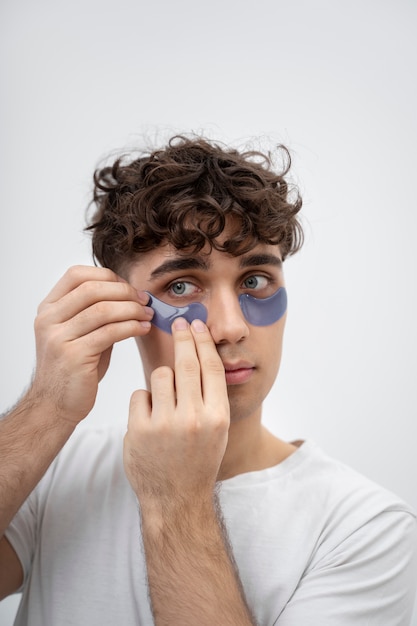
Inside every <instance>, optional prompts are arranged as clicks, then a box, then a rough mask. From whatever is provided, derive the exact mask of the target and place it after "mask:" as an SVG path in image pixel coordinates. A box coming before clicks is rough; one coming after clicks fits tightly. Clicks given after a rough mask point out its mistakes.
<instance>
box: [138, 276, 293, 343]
mask: <svg viewBox="0 0 417 626" xmlns="http://www.w3.org/2000/svg"><path fill="white" fill-rule="evenodd" d="M146 293H147V294H148V296H149V302H148V306H150V307H152V309H153V310H154V316H153V318H152V320H151V322H152V324H154V326H157V328H159V329H160V330H163V331H165V332H166V333H171V326H172V322H173V321H174V320H175V319H176V318H177V317H184V318H185V319H186V320H187V322H189V323H190V324H191V322H192V321H193V320H195V319H199V320H202V321H203V322H204V323H205V322H206V321H207V309H206V307H205V306H204V305H203V304H201V303H200V302H191V303H190V304H189V305H188V306H172V305H171V304H167V303H166V302H162V300H158V298H155V296H153V295H152V294H150V293H149V292H148V291H147V292H146ZM239 304H240V308H241V309H242V312H243V315H244V316H245V318H246V320H247V321H248V322H249V324H252V325H253V326H269V325H270V324H274V322H277V321H278V320H279V319H281V317H282V316H283V315H284V313H285V311H286V310H287V292H286V290H285V287H280V288H279V289H278V291H276V292H275V293H274V294H272V296H269V298H255V297H254V296H251V295H249V294H248V293H243V294H241V295H240V296H239Z"/></svg>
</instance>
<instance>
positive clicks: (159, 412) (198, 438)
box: [124, 322, 254, 626]
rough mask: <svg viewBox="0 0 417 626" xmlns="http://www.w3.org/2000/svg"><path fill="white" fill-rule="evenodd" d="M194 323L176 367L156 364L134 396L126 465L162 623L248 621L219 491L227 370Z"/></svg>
mask: <svg viewBox="0 0 417 626" xmlns="http://www.w3.org/2000/svg"><path fill="white" fill-rule="evenodd" d="M175 326H176V323H174V327H175ZM196 328H197V326H196V324H195V322H194V323H193V327H192V329H191V328H190V327H189V326H188V324H187V326H186V328H185V329H178V327H176V328H174V330H173V338H174V349H175V371H172V370H171V369H170V368H167V367H162V368H158V369H157V370H155V371H154V372H153V375H152V379H151V393H148V392H145V391H141V392H136V393H135V394H134V395H133V397H132V401H131V412H130V419H129V428H128V433H127V435H126V438H125V457H124V458H125V468H126V473H127V476H128V478H129V480H130V482H131V484H132V486H133V488H134V490H135V492H136V494H137V496H138V499H139V501H140V507H141V523H142V534H143V541H144V548H145V556H146V563H147V571H148V582H149V589H150V596H151V601H152V609H153V613H154V619H155V624H156V625H157V626H165V625H168V624H169V625H170V626H176V625H178V626H194V625H195V624H199V626H212V625H213V624H222V625H224V626H250V625H253V624H254V621H253V618H252V617H251V615H250V611H249V609H248V607H247V604H246V601H245V597H244V593H243V590H242V587H241V583H240V580H239V576H238V572H237V571H236V568H235V566H234V562H233V556H232V554H231V551H230V549H229V545H228V539H227V535H226V532H225V529H224V527H223V523H222V519H221V514H220V512H219V507H218V501H217V495H216V477H217V474H218V471H219V467H220V464H221V461H222V459H223V455H224V452H225V449H226V444H227V438H228V428H229V420H230V418H229V403H228V398H227V388H226V381H225V376H224V369H223V365H222V363H221V360H220V357H219V356H218V354H217V351H216V348H215V345H214V342H213V340H212V338H211V335H210V333H209V332H208V329H207V327H206V326H205V325H203V330H202V331H201V332H196Z"/></svg>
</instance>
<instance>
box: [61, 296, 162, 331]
mask: <svg viewBox="0 0 417 626" xmlns="http://www.w3.org/2000/svg"><path fill="white" fill-rule="evenodd" d="M153 314H154V312H153V309H151V308H150V307H144V306H142V305H141V304H138V303H137V302H98V303H97V304H94V305H92V306H90V307H88V308H87V309H85V310H84V311H81V313H79V314H78V315H76V316H75V317H73V318H71V319H70V320H68V321H67V322H65V327H66V337H65V338H66V339H67V340H72V339H76V338H77V337H82V336H84V335H88V334H89V333H91V332H93V331H94V330H96V329H98V328H101V327H103V326H106V325H108V324H114V323H117V322H127V321H129V320H130V321H133V322H134V321H137V322H139V323H142V322H150V320H151V319H152V316H153ZM144 327H145V328H148V327H149V324H148V323H146V324H145V325H144Z"/></svg>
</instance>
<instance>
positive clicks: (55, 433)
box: [0, 392, 75, 537]
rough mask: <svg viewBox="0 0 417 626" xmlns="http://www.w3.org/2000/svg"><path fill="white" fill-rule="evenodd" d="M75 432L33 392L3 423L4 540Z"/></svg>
mask: <svg viewBox="0 0 417 626" xmlns="http://www.w3.org/2000/svg"><path fill="white" fill-rule="evenodd" d="M74 428H75V426H74V425H71V423H70V422H68V421H66V420H61V421H60V420H58V419H57V416H56V415H55V414H54V413H53V408H52V406H51V405H50V403H48V401H45V400H41V399H37V398H35V397H33V396H32V395H31V393H30V392H29V393H28V394H26V395H25V396H24V397H23V398H22V400H21V401H20V402H19V403H18V404H17V405H16V407H15V408H14V409H13V410H12V411H11V412H10V413H9V414H8V415H6V416H5V417H3V418H2V419H1V420H0V537H2V536H3V534H4V531H5V530H6V528H7V527H8V525H9V523H10V521H11V520H12V519H13V517H14V515H15V514H16V512H17V511H18V509H19V508H20V506H21V505H22V504H23V502H24V500H25V499H26V498H27V496H28V495H29V494H30V492H31V491H32V490H33V489H34V488H35V487H36V485H37V484H38V482H39V481H40V479H41V478H42V476H43V475H44V473H45V472H46V470H47V469H48V467H49V465H50V464H51V462H52V461H53V460H54V458H55V457H56V455H57V454H58V452H59V451H60V450H61V448H62V447H63V445H64V444H65V442H66V441H67V440H68V438H69V437H70V435H71V434H72V432H73V431H74Z"/></svg>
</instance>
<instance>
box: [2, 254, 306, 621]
mask: <svg viewBox="0 0 417 626" xmlns="http://www.w3.org/2000/svg"><path fill="white" fill-rule="evenodd" d="M203 252H204V251H203ZM206 252H207V251H206ZM190 259H191V261H190ZM196 260H197V261H198V263H197V264H196ZM184 261H186V264H187V268H186V269H184ZM190 265H191V266H190ZM124 278H125V279H127V282H126V281H125V280H122V279H121V278H120V277H118V276H117V275H116V274H114V273H113V272H111V271H110V270H105V269H101V268H81V267H78V268H72V269H71V270H69V272H67V274H66V275H65V276H64V277H63V278H62V279H61V281H59V283H58V284H57V285H56V287H55V288H54V289H53V290H52V292H51V293H50V294H49V296H48V297H47V298H46V299H45V300H44V302H43V303H42V304H41V306H40V307H39V312H38V317H37V320H36V322H35V333H36V345H37V367H36V372H35V375H34V379H33V381H32V384H31V386H30V388H29V391H28V392H27V393H26V394H25V396H24V397H23V398H22V400H21V401H20V402H19V403H18V405H17V406H16V408H15V409H14V410H13V411H11V413H10V414H9V415H8V416H7V417H6V418H5V419H3V420H2V421H1V422H0V459H2V464H1V466H0V503H1V505H0V524H1V530H2V532H4V529H6V528H7V525H8V524H9V523H10V521H11V519H12V517H13V516H14V514H15V513H16V511H17V510H18V508H19V507H20V505H21V504H22V502H23V501H24V499H25V498H26V497H27V495H28V494H29V493H30V492H31V491H32V489H33V488H34V487H35V486H36V484H37V483H38V482H39V480H40V478H41V477H42V476H43V474H44V472H45V471H46V469H47V467H48V466H49V464H50V463H51V462H52V460H53V459H54V458H55V456H56V454H58V452H59V451H60V449H61V448H62V446H63V445H64V443H65V442H66V441H67V440H68V438H69V437H70V436H71V434H72V432H73V431H74V429H75V428H76V426H77V424H78V423H79V422H80V421H81V420H83V419H84V418H85V417H86V416H87V415H88V413H89V412H90V410H91V408H92V407H93V405H94V402H95V397H96V394H97V387H98V382H99V381H100V380H101V378H102V377H103V376H104V374H105V372H106V371H107V368H108V365H109V361H110V355H111V349H112V346H113V344H114V343H115V342H116V341H121V340H123V339H126V338H128V337H135V338H136V341H137V344H138V347H139V350H140V354H141V358H142V361H143V366H144V371H145V377H146V381H147V390H139V391H137V392H135V393H134V394H133V396H132V399H131V405H130V412H129V422H128V430H127V434H126V437H125V441H124V464H125V471H126V475H127V477H128V479H129V481H130V483H131V485H132V488H133V490H134V491H135V493H136V495H137V497H138V499H139V502H140V507H141V529H142V535H143V542H144V548H145V555H146V561H147V569H148V581H149V589H150V597H151V602H152V609H153V613H154V618H155V623H156V624H157V626H162V625H165V624H170V625H174V626H175V625H176V624H178V625H180V624H181V626H187V625H188V624H190V625H191V624H193V625H194V624H196V623H198V624H201V625H202V626H205V624H207V626H208V625H210V626H211V625H212V624H213V623H222V624H224V625H226V626H227V625H229V624H230V625H236V626H237V625H239V626H245V625H247V624H254V621H253V619H252V617H251V613H250V610H249V608H248V607H247V605H246V601H245V597H244V593H243V590H242V588H241V584H240V580H239V576H238V572H237V571H236V568H235V566H234V562H233V556H232V554H231V551H230V548H229V544H228V538H227V534H226V532H225V529H224V526H223V521H222V518H221V514H220V511H219V506H218V501H217V486H216V484H217V481H218V480H223V479H225V478H228V477H231V476H234V475H236V474H239V473H242V472H245V471H252V470H258V469H263V468H265V467H269V466H272V465H275V464H277V463H279V462H280V461H282V460H283V459H285V458H286V457H287V456H288V455H289V454H291V453H292V452H293V450H294V447H293V446H292V445H291V444H287V443H285V442H283V441H281V440H279V439H277V438H275V437H274V436H272V435H271V434H270V433H269V432H268V431H267V430H266V429H265V428H264V427H263V426H262V424H261V413H262V402H263V400H264V399H265V397H266V396H267V394H268V393H269V391H270V388H271V386H272V384H273V382H274V380H275V378H276V375H277V373H278V369H279V364H280V359H281V350H282V339H283V332H284V326H285V317H284V318H282V319H281V320H279V321H278V322H276V323H275V324H272V325H270V326H266V327H255V326H251V325H250V324H248V322H246V320H245V318H244V317H243V314H242V312H241V310H240V306H239V304H238V300H237V296H238V295H239V294H240V293H242V292H248V293H252V294H253V295H256V296H257V297H267V296H268V295H271V293H273V292H275V291H276V290H277V289H278V288H279V287H280V286H283V284H284V279H283V274H282V264H281V256H280V251H279V248H278V247H276V246H267V245H264V244H259V245H258V246H256V248H254V249H253V250H251V251H250V252H249V253H247V254H245V255H243V256H241V257H232V256H230V255H226V254H224V253H221V252H217V251H215V250H213V251H212V252H211V253H210V254H201V255H199V257H198V259H197V257H196V255H191V256H190V255H188V256H187V255H186V254H184V253H182V252H178V251H176V250H175V249H173V248H172V247H170V246H169V245H166V246H162V247H159V248H158V249H156V250H153V251H152V252H149V253H146V254H144V255H143V256H142V257H141V259H140V261H138V262H136V263H134V264H132V265H131V266H130V267H128V268H127V271H126V272H125V274H124ZM174 284H175V287H173V286H172V285H174ZM144 290H147V291H150V292H151V293H153V294H154V295H155V296H156V297H158V298H160V299H162V300H164V301H166V302H168V303H175V302H176V303H179V304H185V303H187V302H188V301H193V300H200V301H201V302H203V303H204V305H205V306H206V307H207V310H208V319H207V325H205V324H202V323H201V322H200V323H199V322H193V324H192V325H191V326H190V325H189V324H188V323H186V322H185V320H176V322H175V323H174V327H173V332H172V335H169V334H167V333H164V332H163V331H161V330H159V329H157V328H155V327H151V325H150V319H151V318H152V311H151V310H150V309H149V308H148V307H147V306H146V303H147V296H146V294H144ZM183 292H184V293H183ZM138 549H139V547H138ZM21 580H22V570H21V566H20V563H19V561H18V559H17V556H16V554H15V553H14V551H13V550H12V548H11V546H10V544H9V543H8V542H7V540H6V539H5V538H3V539H2V540H1V541H0V596H3V597H4V596H5V595H8V594H9V593H11V592H12V591H14V590H15V589H17V588H18V587H19V585H20V583H21ZM196 597H198V599H199V601H198V602H196V601H195V598H196Z"/></svg>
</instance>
